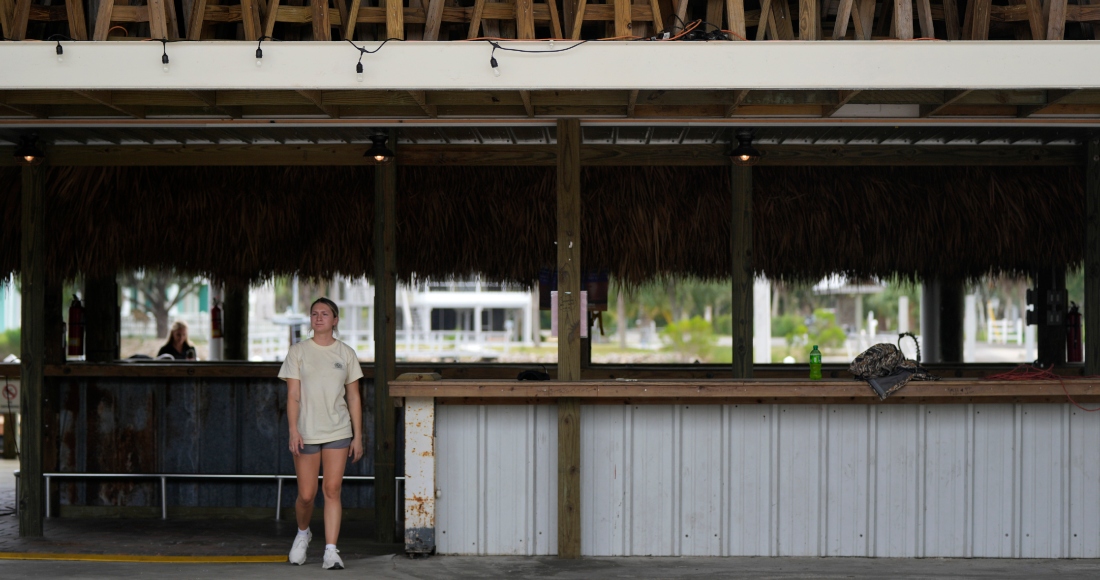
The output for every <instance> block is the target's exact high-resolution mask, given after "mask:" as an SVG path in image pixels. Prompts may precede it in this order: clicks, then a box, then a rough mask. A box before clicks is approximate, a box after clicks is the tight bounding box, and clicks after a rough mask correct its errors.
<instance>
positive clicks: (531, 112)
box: [519, 91, 535, 117]
mask: <svg viewBox="0 0 1100 580" xmlns="http://www.w3.org/2000/svg"><path fill="white" fill-rule="evenodd" d="M519 98H520V100H522V101H523V110H524V111H526V112H527V116H528V117H534V116H535V107H534V105H532V104H531V91H520V92H519Z"/></svg>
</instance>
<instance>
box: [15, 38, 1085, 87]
mask: <svg viewBox="0 0 1100 580" xmlns="http://www.w3.org/2000/svg"><path fill="white" fill-rule="evenodd" d="M500 44H501V46H503V47H510V48H523V49H529V50H551V48H550V45H549V43H547V42H538V41H536V42H531V41H528V42H501V43H500ZM574 44H576V43H572V42H564V41H558V42H556V43H555V44H554V49H562V48H565V47H568V46H573V45H574ZM62 45H63V46H64V48H65V52H64V58H63V59H62V60H61V61H60V62H59V61H58V60H57V55H56V54H55V52H54V47H55V45H54V44H53V43H47V42H2V43H0V90H21V89H37V90H51V89H58V90H183V89H190V90H232V89H237V90H297V89H324V90H359V89H373V90H379V89H383V90H479V91H480V90H630V89H654V90H688V89H696V90H713V89H718V90H721V89H773V90H783V89H788V90H813V89H867V90H873V89H974V90H993V89H1020V90H1023V89H1045V88H1065V89H1077V88H1100V67H1097V66H1095V63H1097V62H1100V41H1049V42H1019V41H1004V42H947V41H940V42H933V41H910V42H901V41H898V42H888V41H866V42H849V41H843V42H828V41H819V42H799V41H784V42H618V41H611V42H588V43H583V44H580V45H579V46H577V47H576V48H574V49H572V50H568V51H565V52H557V53H550V54H522V53H515V52H505V51H501V50H498V51H497V52H496V59H497V61H498V62H499V63H500V70H501V73H502V74H501V75H500V76H499V77H498V76H494V75H493V72H492V68H491V67H490V66H489V57H490V53H491V52H492V47H491V46H490V45H489V44H488V43H486V42H390V43H388V44H387V45H386V46H383V47H382V48H381V50H380V51H378V52H377V53H376V54H367V55H363V67H364V71H365V74H364V79H363V81H362V82H358V81H357V80H356V74H355V63H356V62H357V61H358V59H359V51H358V50H356V48H354V47H353V46H352V45H351V44H349V43H346V42H270V41H269V42H265V43H264V44H263V65H262V66H256V58H255V52H256V45H255V44H253V43H250V42H229V41H226V42H205V41H200V42H172V43H169V44H168V45H167V53H168V56H169V57H170V65H169V71H168V72H163V70H162V65H161V50H162V49H161V43H160V42H158V41H152V42H63V43H62ZM378 45H379V43H377V42H370V43H360V46H363V47H365V48H367V49H368V50H374V49H375V48H377V47H378Z"/></svg>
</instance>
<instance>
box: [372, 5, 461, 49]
mask: <svg viewBox="0 0 1100 580" xmlns="http://www.w3.org/2000/svg"><path fill="white" fill-rule="evenodd" d="M356 1H357V2H358V1H360V0H356ZM443 4H444V0H428V17H427V19H426V20H425V22H424V40H439V28H440V26H441V25H442V23H443Z"/></svg>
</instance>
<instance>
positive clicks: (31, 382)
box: [5, 167, 47, 538]
mask: <svg viewBox="0 0 1100 580" xmlns="http://www.w3.org/2000/svg"><path fill="white" fill-rule="evenodd" d="M45 173H46V172H45V169H44V168H42V167H24V168H23V222H22V227H23V239H22V253H21V259H22V262H21V267H20V274H21V275H20V292H21V293H22V298H23V314H22V321H23V323H22V335H21V337H22V344H21V352H20V358H21V360H22V363H21V364H22V369H21V377H20V382H21V388H22V389H23V393H22V397H21V403H22V404H21V406H20V413H21V414H22V437H21V443H22V446H21V447H22V448H21V449H20V454H19V473H20V476H19V478H20V485H19V498H18V499H17V500H16V501H18V502H19V536H20V537H23V538H36V537H41V536H42V517H43V515H44V513H43V512H44V510H43V508H44V507H45V504H44V501H43V500H44V497H45V496H44V495H43V489H42V486H43V480H42V393H43V386H44V383H45V381H44V379H45V369H46V219H47V216H46V211H45V205H46V204H45V200H44V197H45V192H44V191H43V190H44V189H45ZM14 426H15V425H14V424H13V425H12V427H14ZM11 433H12V434H13V435H14V433H15V430H14V429H12V430H11ZM6 438H7V435H5V439H6Z"/></svg>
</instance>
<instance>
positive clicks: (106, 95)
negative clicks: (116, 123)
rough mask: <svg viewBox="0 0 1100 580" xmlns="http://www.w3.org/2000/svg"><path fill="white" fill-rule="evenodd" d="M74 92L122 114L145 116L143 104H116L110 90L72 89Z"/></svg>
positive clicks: (136, 116) (139, 117) (135, 116)
mask: <svg viewBox="0 0 1100 580" xmlns="http://www.w3.org/2000/svg"><path fill="white" fill-rule="evenodd" d="M73 92H74V93H76V94H78V95H80V96H82V97H84V98H85V99H88V100H90V101H94V102H96V103H99V104H100V105H103V106H104V107H108V108H110V109H114V110H115V111H118V112H119V113H122V114H123V115H129V116H131V117H134V118H135V119H144V118H145V106H144V105H117V104H115V102H114V99H113V97H112V96H111V91H73Z"/></svg>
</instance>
